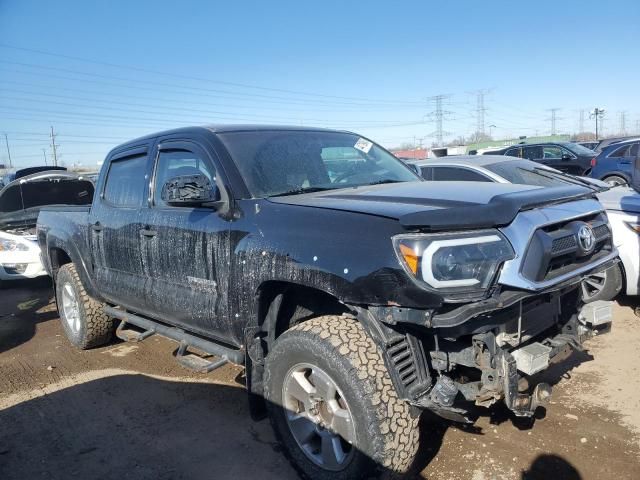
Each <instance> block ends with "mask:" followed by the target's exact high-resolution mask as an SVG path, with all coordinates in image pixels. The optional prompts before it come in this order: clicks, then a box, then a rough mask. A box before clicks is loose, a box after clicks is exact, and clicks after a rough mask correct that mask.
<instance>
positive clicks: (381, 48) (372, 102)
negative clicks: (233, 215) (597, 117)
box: [0, 0, 640, 166]
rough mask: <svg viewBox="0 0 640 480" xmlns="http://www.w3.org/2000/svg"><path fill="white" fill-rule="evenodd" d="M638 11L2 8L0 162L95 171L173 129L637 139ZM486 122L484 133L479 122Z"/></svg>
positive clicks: (422, 139) (543, 7)
mask: <svg viewBox="0 0 640 480" xmlns="http://www.w3.org/2000/svg"><path fill="white" fill-rule="evenodd" d="M638 52H640V2H638V1H637V0H611V1H608V2H606V4H604V3H603V2H590V1H562V2H558V1H557V0H556V1H546V0H543V1H535V2H533V1H531V2H515V1H492V2H478V1H454V0H450V1H448V2H426V1H398V2H390V1H386V2H380V1H367V2H364V1H361V2H356V1H353V2H346V1H344V0H343V1H333V0H323V1H321V2H309V1H299V0H298V1H276V2H266V1H260V2H258V1H256V2H247V1H240V0H236V1H235V2H220V1H218V2H216V1H187V0H184V1H181V2H175V1H173V2H168V1H163V0H156V1H123V0H112V1H109V2H107V1H92V2H87V1H77V0H63V1H60V2H46V1H44V0H42V1H31V0H0V135H1V136H0V163H6V162H7V152H6V145H5V142H4V140H5V139H4V138H3V137H4V134H6V136H7V140H8V142H9V147H10V151H11V156H12V161H13V164H14V165H15V166H28V165H38V164H42V163H43V162H44V161H45V159H46V160H47V161H48V162H51V161H52V148H51V140H50V137H49V134H50V131H51V127H53V129H54V132H55V134H56V140H55V143H56V145H58V147H57V151H58V153H59V155H60V161H61V162H64V164H66V165H67V166H72V165H79V164H81V165H84V166H95V165H96V164H97V162H99V161H100V160H102V158H103V157H104V155H105V154H106V153H107V152H108V151H109V150H110V149H111V148H113V147H114V146H116V145H117V144H118V143H121V142H123V141H126V140H128V139H131V138H134V137H137V136H140V135H143V134H147V133H151V132H155V131H160V130H164V129H169V128H173V127H180V126H186V125H199V124H211V123H270V124H288V125H312V126H323V127H331V128H340V129H348V130H352V131H356V132H359V133H361V134H363V135H366V136H368V137H370V138H372V139H373V140H376V141H378V142H379V143H381V144H382V145H384V146H386V147H388V148H391V147H395V146H399V145H401V144H403V143H415V144H421V143H422V144H424V145H431V144H432V143H433V142H434V141H435V140H436V137H435V132H436V122H435V120H436V118H435V117H436V116H435V114H434V112H435V109H436V105H435V100H434V97H435V96H437V95H445V97H444V100H443V106H442V109H443V111H444V114H443V130H444V132H445V134H444V137H445V140H451V139H453V138H455V137H459V136H462V135H464V136H468V135H470V134H472V133H473V132H474V131H476V130H477V128H478V123H479V122H478V120H479V118H478V116H479V115H478V111H477V101H478V95H477V92H478V91H483V92H485V95H484V108H485V111H484V124H485V130H486V132H487V133H491V134H492V135H493V137H495V138H511V137H516V136H520V135H527V136H533V135H536V134H539V135H543V134H549V133H550V130H551V121H550V117H551V112H550V111H549V109H552V108H556V109H559V110H557V111H556V117H557V120H556V130H557V131H558V132H559V133H573V132H576V131H577V130H578V126H579V118H580V113H579V112H580V110H584V124H585V130H587V129H589V130H593V125H592V123H593V122H592V120H590V119H589V117H588V112H589V110H592V109H593V108H594V107H599V108H604V109H605V110H606V114H605V121H604V127H605V133H617V132H618V131H619V130H620V128H621V112H624V118H625V127H626V130H627V132H628V133H640V131H639V130H640V95H639V94H638V85H639V79H640V61H639V60H640V55H639V53H638ZM490 126H491V127H490Z"/></svg>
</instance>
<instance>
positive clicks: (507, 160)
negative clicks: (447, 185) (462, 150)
mask: <svg viewBox="0 0 640 480" xmlns="http://www.w3.org/2000/svg"><path fill="white" fill-rule="evenodd" d="M413 165H415V166H416V167H417V168H419V169H420V173H421V175H422V176H423V178H424V179H425V180H432V181H470V182H496V183H516V184H524V185H534V186H538V187H557V186H561V185H566V184H567V183H580V184H582V185H584V184H588V185H590V186H591V188H593V189H594V190H595V191H597V192H598V193H599V195H598V197H599V199H600V195H602V194H603V193H604V194H608V192H607V191H606V190H608V188H607V185H606V184H605V183H603V182H600V181H597V180H593V179H589V178H585V177H582V178H578V177H574V176H571V175H567V174H564V173H562V172H559V171H557V170H554V169H552V168H549V167H546V166H543V165H540V164H538V163H536V162H532V161H529V160H522V159H518V158H511V157H505V156H499V155H483V156H480V157H478V156H472V155H463V156H458V157H443V158H440V159H438V160H422V161H418V162H413ZM626 190H627V192H626V193H625V194H624V195H622V196H620V195H619V194H610V195H608V196H607V205H610V206H611V208H612V212H614V215H616V216H619V217H620V219H618V220H617V221H616V222H615V223H614V222H613V221H611V226H612V230H613V241H614V244H615V245H616V246H617V247H618V249H619V250H620V251H622V250H624V252H625V253H624V255H623V254H622V253H621V254H620V257H621V258H622V263H623V266H622V267H620V266H619V264H618V265H615V266H613V267H611V268H610V269H608V270H606V271H605V272H601V273H597V274H594V275H591V276H590V277H589V278H588V279H587V280H585V281H584V282H583V284H582V290H583V297H584V298H585V299H587V300H588V301H590V302H594V301H596V300H610V299H612V298H613V297H615V296H616V295H617V293H618V292H619V291H620V290H621V288H622V283H623V275H624V276H625V280H626V282H625V284H626V293H627V294H628V295H637V294H638V263H639V262H640V259H639V258H638V257H640V244H639V243H638V239H637V238H636V239H635V241H629V239H628V236H629V235H628V232H629V231H630V229H632V230H633V227H631V226H629V225H628V224H627V223H625V222H635V223H633V224H634V225H637V229H638V230H637V233H636V236H637V235H638V234H640V220H639V219H638V216H637V215H638V213H636V214H635V217H634V216H633V213H632V212H627V211H625V210H624V208H625V206H626V205H632V206H633V208H636V207H637V212H640V195H638V194H635V196H633V195H632V194H631V193H629V192H633V190H631V189H626ZM622 198H624V202H623V201H622ZM603 204H604V203H603ZM607 205H605V208H607ZM630 208H631V207H630ZM607 215H609V210H607ZM634 231H635V230H634ZM625 261H627V263H626V264H625Z"/></svg>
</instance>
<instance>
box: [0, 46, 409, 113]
mask: <svg viewBox="0 0 640 480" xmlns="http://www.w3.org/2000/svg"><path fill="white" fill-rule="evenodd" d="M0 47H2V48H8V49H14V50H21V51H25V52H31V53H38V54H41V55H48V56H52V57H58V58H67V59H70V60H76V61H80V62H85V63H92V64H96V65H104V66H107V67H113V68H120V69H124V70H127V71H138V72H144V73H150V74H152V75H164V76H167V77H173V78H181V79H188V80H196V81H201V82H207V83H218V84H220V85H228V86H233V87H239V88H249V89H255V90H262V91H271V92H280V93H288V94H291V95H301V96H312V97H320V98H325V99H326V98H335V99H342V100H360V101H376V102H380V100H378V99H376V100H373V99H370V98H364V97H345V96H338V95H326V94H320V93H315V92H304V91H298V90H289V89H284V88H273V87H264V86H261V85H250V84H244V83H237V82H228V81H223V80H216V79H212V78H204V77H196V76H191V75H183V74H177V73H174V72H166V71H158V70H151V69H146V68H142V67H136V66H132V65H120V64H116V63H109V62H103V61H98V60H92V59H88V58H83V57H74V56H71V55H63V54H59V53H53V52H50V51H45V50H38V49H31V48H24V47H17V46H14V45H8V44H0ZM387 102H389V103H405V102H406V101H405V100H401V101H392V100H388V101H387ZM412 103H418V102H417V101H416V102H412Z"/></svg>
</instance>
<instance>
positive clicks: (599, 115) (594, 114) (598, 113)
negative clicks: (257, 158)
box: [589, 107, 604, 140]
mask: <svg viewBox="0 0 640 480" xmlns="http://www.w3.org/2000/svg"><path fill="white" fill-rule="evenodd" d="M589 118H595V119H596V140H598V136H599V135H598V120H600V130H602V131H604V109H603V108H598V107H596V108H594V109H593V110H591V112H590V113H589Z"/></svg>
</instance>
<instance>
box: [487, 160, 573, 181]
mask: <svg viewBox="0 0 640 480" xmlns="http://www.w3.org/2000/svg"><path fill="white" fill-rule="evenodd" d="M485 168H486V169H487V170H490V171H492V172H493V173H495V174H497V175H500V176H501V177H502V178H504V179H505V180H507V181H508V182H510V183H517V184H522V185H533V186H536V187H558V186H563V185H566V184H567V183H574V184H575V183H577V180H576V179H574V178H572V177H569V176H567V175H565V174H564V173H561V172H558V171H556V170H552V169H549V168H541V167H540V165H539V164H538V163H535V162H530V161H528V160H509V161H503V162H498V163H492V164H489V165H485Z"/></svg>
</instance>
